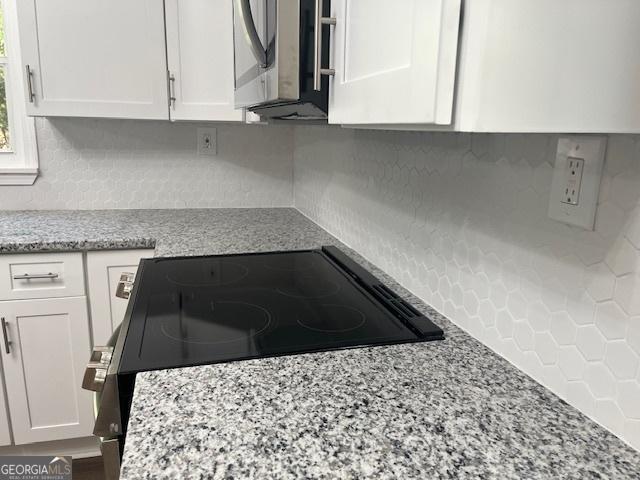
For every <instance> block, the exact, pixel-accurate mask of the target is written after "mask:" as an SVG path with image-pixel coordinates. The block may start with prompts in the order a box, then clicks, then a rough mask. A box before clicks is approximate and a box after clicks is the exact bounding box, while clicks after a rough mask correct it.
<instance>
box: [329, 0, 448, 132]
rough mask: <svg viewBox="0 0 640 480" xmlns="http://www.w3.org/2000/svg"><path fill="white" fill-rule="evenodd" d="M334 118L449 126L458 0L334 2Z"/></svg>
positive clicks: (334, 120) (344, 121)
mask: <svg viewBox="0 0 640 480" xmlns="http://www.w3.org/2000/svg"><path fill="white" fill-rule="evenodd" d="M331 16H332V17H335V18H336V25H335V27H332V40H331V44H332V48H331V66H332V67H333V68H334V69H335V76H334V77H333V79H332V80H331V81H330V86H331V89H330V90H331V91H330V97H329V123H337V124H372V123H387V124H398V123H400V124H402V123H423V124H424V123H431V124H450V123H451V113H452V107H453V94H454V86H455V70H456V52H457V48H458V27H459V25H460V0H397V1H393V2H390V1H388V0H333V1H332V2H331Z"/></svg>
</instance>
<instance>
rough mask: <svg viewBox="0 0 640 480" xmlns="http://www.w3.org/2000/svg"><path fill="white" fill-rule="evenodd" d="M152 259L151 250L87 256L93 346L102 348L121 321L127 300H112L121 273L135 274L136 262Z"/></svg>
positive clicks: (117, 251)
mask: <svg viewBox="0 0 640 480" xmlns="http://www.w3.org/2000/svg"><path fill="white" fill-rule="evenodd" d="M152 256H153V250H112V251H96V252H89V253H87V279H88V284H89V285H88V286H89V295H90V297H91V323H92V325H93V344H94V345H106V343H107V340H109V337H110V336H111V333H112V332H113V330H114V329H115V328H116V327H117V326H118V325H119V324H120V322H122V318H123V317H124V314H125V311H126V310H127V304H128V303H129V300H126V299H124V298H119V297H116V289H117V288H118V282H119V281H120V276H121V275H122V274H123V273H133V274H134V275H135V273H136V272H137V271H138V264H139V263H140V259H142V258H148V257H152Z"/></svg>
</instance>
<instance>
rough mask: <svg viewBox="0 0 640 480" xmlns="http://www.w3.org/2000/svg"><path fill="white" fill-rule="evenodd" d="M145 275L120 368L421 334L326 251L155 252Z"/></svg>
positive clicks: (154, 366)
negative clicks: (175, 255)
mask: <svg viewBox="0 0 640 480" xmlns="http://www.w3.org/2000/svg"><path fill="white" fill-rule="evenodd" d="M138 277H139V278H137V279H136V283H137V284H138V285H137V288H136V289H135V290H134V295H133V296H132V300H131V301H132V303H133V304H132V306H130V318H129V326H128V331H127V334H126V340H125V344H124V348H123V351H122V357H121V361H120V368H119V372H120V373H132V372H138V371H143V370H155V369H162V368H174V367H183V366H190V365H200V364H209V363H218V362H224V361H230V360H239V359H248V358H257V357H265V356H273V355H282V354H290V353H301V352H309V351H319V350H330V349H338V348H346V347H352V346H357V345H376V344H389V343H403V342H414V341H421V340H423V339H421V338H420V337H421V336H420V332H416V331H415V329H412V328H410V326H408V325H406V324H405V323H404V322H403V321H402V320H401V319H400V318H398V316H397V315H394V314H393V313H392V312H391V311H390V310H389V309H388V308H387V307H385V306H384V305H383V304H382V303H380V302H379V301H377V300H376V298H375V296H374V295H371V294H370V293H369V292H367V290H366V289H365V288H363V287H362V286H361V285H360V284H359V283H358V282H357V281H356V280H355V279H354V276H353V275H350V274H349V273H348V272H347V271H345V270H344V269H343V268H342V267H341V266H340V265H338V264H337V263H336V262H335V261H333V260H332V259H331V258H330V257H329V256H327V255H325V254H324V253H323V251H321V250H308V251H297V252H281V253H264V254H244V255H226V256H210V257H181V258H156V259H148V260H144V261H143V264H142V266H141V268H140V270H139V274H138ZM372 278H373V277H372ZM125 323H126V322H125ZM435 328H437V327H435ZM438 330H439V329H438ZM441 333H442V332H441V331H440V334H441ZM440 338H441V337H440Z"/></svg>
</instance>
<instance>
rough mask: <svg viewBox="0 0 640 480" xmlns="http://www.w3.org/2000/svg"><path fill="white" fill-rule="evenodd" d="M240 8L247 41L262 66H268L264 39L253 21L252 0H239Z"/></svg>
mask: <svg viewBox="0 0 640 480" xmlns="http://www.w3.org/2000/svg"><path fill="white" fill-rule="evenodd" d="M237 5H238V10H239V11H240V16H241V17H242V24H243V25H244V33H245V35H246V38H247V42H248V43H249V46H250V47H251V52H252V53H253V56H254V57H255V58H256V61H257V62H258V65H259V66H260V67H261V68H266V67H267V50H266V49H265V47H264V45H262V40H260V36H259V35H258V31H257V30H256V24H255V22H254V21H253V13H252V12H251V3H250V0H237Z"/></svg>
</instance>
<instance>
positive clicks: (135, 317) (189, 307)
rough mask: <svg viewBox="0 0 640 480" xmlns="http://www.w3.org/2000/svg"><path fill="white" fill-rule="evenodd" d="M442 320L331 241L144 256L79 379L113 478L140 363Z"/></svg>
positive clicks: (178, 361) (413, 330) (252, 354)
mask: <svg viewBox="0 0 640 480" xmlns="http://www.w3.org/2000/svg"><path fill="white" fill-rule="evenodd" d="M442 338H443V332H442V330H441V329H440V328H439V327H438V326H436V325H435V324H434V323H433V322H432V321H431V320H430V319H428V318H427V317H425V316H424V315H423V314H421V313H420V312H419V311H418V310H416V309H415V308H414V307H412V306H411V305H410V304H408V303H407V302H406V301H404V300H403V299H402V298H400V297H399V296H398V295H397V294H395V293H394V292H393V291H392V290H390V289H389V288H388V287H386V286H385V285H384V284H382V283H381V282H380V281H379V280H378V279H376V278H375V277H374V276H373V275H372V274H371V273H369V272H368V271H367V270H365V269H364V268H362V267H361V266H360V265H358V264H357V263H355V262H354V261H353V260H352V259H350V258H349V257H348V256H347V255H345V254H344V253H343V252H341V251H340V250H339V249H337V248H335V247H323V248H322V249H318V250H302V251H287V252H274V253H254V254H238V255H221V256H207V257H179V258H153V259H145V260H142V262H141V264H140V268H139V270H138V278H137V280H136V282H135V285H134V287H133V291H132V293H131V299H130V301H129V306H128V309H127V313H126V315H125V318H124V321H123V322H122V325H121V327H120V328H119V331H118V332H116V333H115V334H114V336H113V337H112V340H111V341H110V345H107V346H106V347H96V348H95V349H94V352H93V354H92V359H91V363H90V364H89V365H88V367H87V371H86V373H85V379H84V382H83V387H85V388H88V389H90V390H94V391H96V392H98V395H97V400H98V404H99V409H98V412H97V419H96V426H95V430H94V434H95V435H98V436H100V437H102V438H103V456H104V458H105V464H106V468H107V471H108V475H109V477H110V478H117V475H118V472H119V460H120V458H121V454H122V449H123V447H124V440H125V437H126V429H127V421H128V415H129V407H130V404H131V398H132V395H133V389H134V385H135V376H136V374H137V373H138V372H142V371H146V370H157V369H165V368H178V367H188V366H194V365H204V364H213V363H220V362H229V361H235V360H245V359H251V358H262V357H269V356H277V355H292V354H299V353H308V352H318V351H324V350H334V349H343V348H355V347H365V346H375V345H388V344H397V343H407V342H425V341H430V340H441V339H442Z"/></svg>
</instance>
